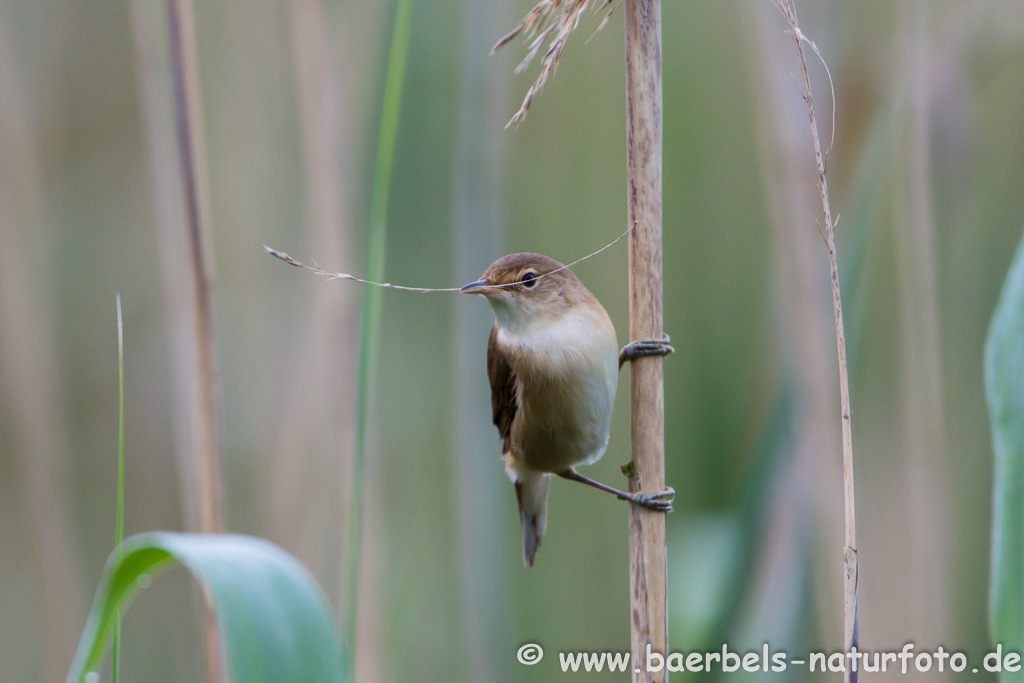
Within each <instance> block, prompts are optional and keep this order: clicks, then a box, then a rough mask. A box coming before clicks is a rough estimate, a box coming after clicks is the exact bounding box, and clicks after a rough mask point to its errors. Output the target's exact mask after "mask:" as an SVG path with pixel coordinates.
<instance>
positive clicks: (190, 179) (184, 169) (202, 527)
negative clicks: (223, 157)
mask: <svg viewBox="0 0 1024 683" xmlns="http://www.w3.org/2000/svg"><path fill="white" fill-rule="evenodd" d="M167 25H168V43H169V46H170V53H171V55H170V56H171V60H170V61H171V80H172V86H173V91H174V108H175V124H176V130H177V137H178V154H179V162H180V170H181V174H182V191H183V192H184V195H185V216H186V220H185V228H186V234H187V239H188V253H189V261H190V265H191V274H192V316H193V320H192V324H193V328H192V331H193V339H192V341H193V345H194V359H195V366H194V368H193V376H192V379H193V401H194V403H193V405H194V408H193V421H192V430H193V432H192V442H193V452H192V455H193V458H194V460H195V470H194V472H195V477H196V500H197V502H198V506H199V531H201V532H203V533H220V532H222V531H223V530H224V510H223V493H222V482H221V451H220V416H219V407H218V405H217V390H216V381H217V379H216V378H217V366H216V352H215V346H216V345H215V341H214V330H213V274H212V267H211V259H210V255H209V211H208V209H207V207H206V201H205V196H206V189H207V182H206V179H207V176H206V153H205V144H204V141H203V140H204V139H203V118H202V105H201V98H200V88H199V67H198V58H197V52H196V39H195V23H194V18H193V12H192V2H191V0H167ZM203 642H204V647H205V662H206V680H207V681H209V682H210V683H216V682H218V681H224V680H225V678H226V672H225V668H224V667H225V664H224V658H223V653H222V648H221V644H220V639H219V636H218V633H217V625H216V615H215V613H214V610H213V605H212V604H210V601H209V599H208V598H207V597H206V596H204V597H203Z"/></svg>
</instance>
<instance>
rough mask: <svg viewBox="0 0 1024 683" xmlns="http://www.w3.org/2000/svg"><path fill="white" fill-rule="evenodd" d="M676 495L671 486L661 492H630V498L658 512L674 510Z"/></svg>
mask: <svg viewBox="0 0 1024 683" xmlns="http://www.w3.org/2000/svg"><path fill="white" fill-rule="evenodd" d="M675 495H676V492H675V489H673V488H672V487H671V486H670V487H669V488H668V489H667V490H665V491H662V492H661V493H630V494H628V497H629V500H630V501H632V502H634V503H636V504H637V505H641V506H643V507H645V508H647V509H648V510H657V511H658V512H672V498H673V497H674V496H675Z"/></svg>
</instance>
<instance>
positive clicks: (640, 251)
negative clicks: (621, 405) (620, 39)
mask: <svg viewBox="0 0 1024 683" xmlns="http://www.w3.org/2000/svg"><path fill="white" fill-rule="evenodd" d="M661 146H662V110H661V0H627V2H626V158H627V179H626V182H627V200H628V214H627V218H628V223H629V224H630V225H632V224H634V222H635V224H636V228H635V229H634V230H633V231H632V233H631V234H630V236H629V321H630V323H629V338H630V339H660V338H661V337H662V336H663V330H662V252H661V169H662V149H661ZM662 371H663V358H662V357H660V356H655V357H650V358H644V359H641V360H638V361H636V362H633V363H631V364H630V390H631V396H630V398H631V406H632V410H631V416H632V444H631V447H632V455H633V472H632V476H630V480H629V487H630V490H631V491H638V490H644V491H662V490H664V488H665V396H664V377H663V373H662ZM629 508H630V510H629V515H630V522H629V582H630V615H631V618H630V632H631V638H630V641H631V650H632V653H633V656H632V659H633V661H634V662H637V663H638V664H637V666H636V667H634V673H633V681H634V682H635V683H638V682H640V681H651V682H653V681H665V680H666V679H667V673H666V672H665V670H664V669H662V670H661V671H659V672H647V671H646V667H645V666H643V664H641V663H645V662H646V661H647V651H648V648H650V650H651V651H652V652H657V653H658V654H660V655H662V656H664V655H666V654H667V650H668V616H667V604H666V603H667V592H666V573H667V569H668V567H667V554H666V543H665V514H664V513H661V512H654V511H652V510H648V509H646V508H642V507H640V506H639V505H630V506H629Z"/></svg>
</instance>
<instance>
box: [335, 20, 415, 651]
mask: <svg viewBox="0 0 1024 683" xmlns="http://www.w3.org/2000/svg"><path fill="white" fill-rule="evenodd" d="M411 25H412V0H399V1H398V7H397V8H396V10H395V28H394V33H393V35H392V38H391V53H390V56H389V58H388V71H387V76H386V77H385V82H384V102H383V105H382V110H381V118H380V135H379V137H378V139H377V160H376V168H375V173H374V179H373V196H372V198H371V200H370V245H369V253H368V255H367V256H368V258H367V261H368V263H367V271H366V272H367V278H368V279H370V280H373V281H375V282H382V281H383V280H384V262H385V246H386V244H387V214H388V196H389V194H390V191H391V169H392V167H393V166H394V160H395V146H396V142H397V139H398V118H399V113H400V111H401V104H402V83H403V81H404V79H405V63H406V57H407V56H408V52H409V31H410V27H411ZM382 294H383V292H382V290H381V289H380V288H379V287H367V288H366V294H365V296H364V297H363V324H362V329H361V333H360V338H359V384H358V387H357V397H356V445H355V458H354V463H353V468H352V469H353V471H352V507H351V510H352V513H351V519H350V520H349V532H348V538H349V539H350V541H349V545H348V549H347V552H346V558H345V570H346V576H347V577H348V586H347V611H348V619H347V621H348V629H349V642H350V643H354V642H355V629H356V602H357V594H358V588H359V558H360V556H361V552H362V527H363V520H362V511H363V468H364V463H365V461H366V432H367V421H368V419H369V403H370V388H371V387H372V386H373V385H374V383H375V382H376V378H377V346H378V341H379V339H380V326H381V318H382V315H383V308H382V307H383V299H382Z"/></svg>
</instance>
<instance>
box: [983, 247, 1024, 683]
mask: <svg viewBox="0 0 1024 683" xmlns="http://www.w3.org/2000/svg"><path fill="white" fill-rule="evenodd" d="M985 391H986V397H987V399H988V410H989V419H990V420H991V422H992V447H993V449H994V451H995V472H994V489H995V500H994V503H993V513H992V581H991V587H990V589H989V590H990V592H989V629H990V631H991V636H992V638H993V640H994V641H995V642H996V643H1001V644H1002V646H1003V649H1004V651H1006V650H1014V651H1017V652H1020V651H1021V650H1022V647H1024V240H1022V241H1021V243H1020V245H1019V246H1018V247H1017V253H1016V255H1015V256H1014V257H1013V263H1012V264H1011V265H1010V272H1009V274H1008V275H1007V277H1006V283H1005V284H1004V285H1003V292H1002V294H1001V295H1000V297H999V304H998V305H997V306H996V311H995V314H994V315H993V316H992V326H991V327H990V328H989V332H988V340H987V342H986V344H985ZM1010 676H1011V675H1010V674H1008V673H1006V672H1004V673H1003V674H1002V680H1009V679H1010ZM1013 680H1024V673H1021V672H1018V673H1017V674H1014V675H1013Z"/></svg>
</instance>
